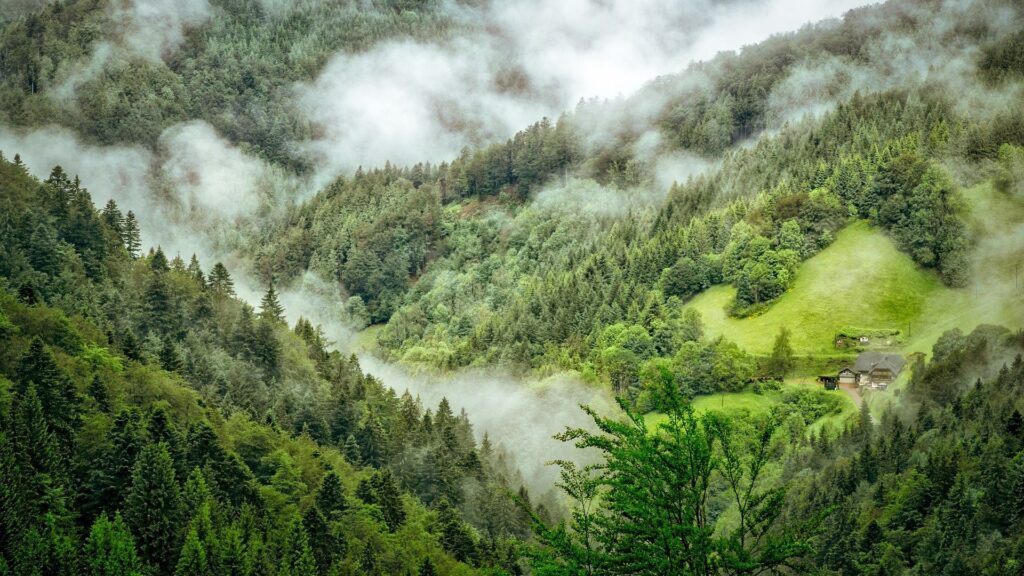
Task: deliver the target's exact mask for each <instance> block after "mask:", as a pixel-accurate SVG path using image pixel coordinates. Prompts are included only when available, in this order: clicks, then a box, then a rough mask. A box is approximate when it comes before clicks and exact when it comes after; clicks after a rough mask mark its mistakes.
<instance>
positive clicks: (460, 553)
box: [437, 498, 476, 562]
mask: <svg viewBox="0 0 1024 576" xmlns="http://www.w3.org/2000/svg"><path fill="white" fill-rule="evenodd" d="M437 522H438V524H439V525H440V527H441V534H440V538H439V541H440V543H441V546H442V547H443V548H444V549H445V550H446V551H447V552H448V553H449V554H451V555H452V556H454V557H455V559H456V560H458V561H460V562H469V561H470V560H471V559H472V558H473V557H474V556H475V554H476V549H475V544H474V543H473V537H472V536H471V535H470V533H469V530H468V529H467V528H466V526H465V525H464V524H463V522H462V519H460V518H459V515H458V512H456V510H455V508H454V507H452V505H451V504H450V503H449V502H448V500H447V499H446V498H441V500H440V501H439V503H438V507H437Z"/></svg>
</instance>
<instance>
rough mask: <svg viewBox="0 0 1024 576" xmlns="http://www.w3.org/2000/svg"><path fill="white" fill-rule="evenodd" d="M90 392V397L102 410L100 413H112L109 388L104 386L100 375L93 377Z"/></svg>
mask: <svg viewBox="0 0 1024 576" xmlns="http://www.w3.org/2000/svg"><path fill="white" fill-rule="evenodd" d="M88 392H89V396H90V397H91V398H92V399H93V400H94V401H95V402H96V407H97V408H99V409H100V412H103V413H104V414H107V413H109V412H110V396H109V394H107V387H106V386H104V385H103V381H102V380H100V376H99V374H96V375H94V376H93V377H92V382H90V383H89V390H88Z"/></svg>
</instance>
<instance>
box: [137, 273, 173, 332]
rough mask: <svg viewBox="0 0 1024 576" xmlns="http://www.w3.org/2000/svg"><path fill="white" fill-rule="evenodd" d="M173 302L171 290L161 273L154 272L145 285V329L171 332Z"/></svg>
mask: <svg viewBox="0 0 1024 576" xmlns="http://www.w3.org/2000/svg"><path fill="white" fill-rule="evenodd" d="M172 313H173V302H172V300H171V290H170V287H169V286H168V284H167V280H166V278H164V276H163V275H162V274H154V275H153V277H152V278H150V279H149V283H148V284H147V285H146V309H145V317H144V327H145V331H150V332H153V333H154V334H158V335H165V334H168V333H170V332H171V328H172V325H173V324H174V320H173V318H172Z"/></svg>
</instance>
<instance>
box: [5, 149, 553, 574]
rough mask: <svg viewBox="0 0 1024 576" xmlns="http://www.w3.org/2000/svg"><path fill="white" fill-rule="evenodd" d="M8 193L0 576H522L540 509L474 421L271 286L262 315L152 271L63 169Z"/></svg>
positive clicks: (8, 176) (228, 296)
mask: <svg viewBox="0 0 1024 576" xmlns="http://www.w3.org/2000/svg"><path fill="white" fill-rule="evenodd" d="M0 191H2V194H0V217H2V226H0V229H2V231H3V232H2V233H0V254H2V257H0V278H2V280H0V288H2V294H0V338H2V339H3V350H4V351H3V354H2V356H0V374H2V377H0V389H2V402H0V416H2V422H3V426H2V430H0V462H2V464H0V466H2V467H0V475H2V482H0V486H2V498H0V523H2V528H3V529H2V531H0V533H2V534H3V536H2V539H0V553H2V555H0V569H2V571H3V573H12V574H76V573H88V574H142V573H160V574H171V573H175V574H227V573H231V574H312V573H323V574H328V573H332V574H333V573H341V574H345V573H352V572H353V571H355V572H356V573H365V574H401V573H405V572H407V571H408V572H415V571H417V570H423V572H421V573H433V572H430V570H434V569H437V570H440V571H441V572H442V573H452V574H455V573H473V571H474V570H473V568H471V566H478V567H486V566H505V567H508V568H510V569H513V570H514V569H515V567H516V566H517V565H518V560H517V558H518V554H517V553H516V552H515V546H513V545H511V544H509V542H511V541H513V540H514V539H516V538H519V537H522V536H523V535H525V534H527V533H528V532H529V518H528V516H526V512H525V510H531V508H530V506H529V504H528V502H529V501H530V500H529V494H528V492H527V491H526V489H525V488H524V487H523V486H522V484H521V481H519V480H517V472H516V470H515V468H514V464H513V463H511V462H510V461H508V459H507V456H506V454H505V453H504V452H503V450H502V448H501V440H500V439H495V440H494V441H493V442H492V441H491V440H489V439H487V438H486V437H485V438H484V440H483V442H478V441H477V439H476V437H475V436H474V434H473V432H472V425H471V423H470V421H469V419H468V417H467V415H466V414H465V413H462V414H454V413H453V412H452V409H451V407H450V406H449V404H448V402H447V401H442V402H441V404H440V405H439V406H436V407H433V406H426V407H425V406H423V405H422V403H421V402H420V401H419V400H418V399H417V398H413V397H412V396H410V395H409V394H408V393H406V394H404V395H401V396H400V395H398V394H396V393H395V391H394V390H391V389H388V388H385V387H384V386H383V385H382V384H381V382H380V381H378V380H376V379H375V378H373V377H372V376H370V375H367V374H364V373H363V372H362V370H361V369H360V367H359V363H358V361H357V360H356V359H355V357H348V356H345V355H342V354H341V353H339V352H338V351H336V350H329V349H328V348H327V346H328V345H329V343H328V342H327V341H326V340H325V338H324V336H323V333H322V332H321V331H320V329H319V327H317V326H314V325H312V324H311V323H310V322H309V321H307V320H299V321H298V322H297V323H296V324H295V325H294V327H292V328H289V326H288V325H286V324H285V322H284V320H283V315H282V314H283V310H282V308H281V305H280V303H279V301H278V299H277V296H276V292H275V291H274V289H273V287H271V288H269V289H268V290H267V293H266V295H265V297H264V298H263V301H262V303H261V305H260V308H259V310H258V311H255V310H253V308H252V307H251V306H249V305H248V304H246V303H244V302H242V301H240V300H239V299H238V298H237V297H235V295H234V292H233V282H232V279H231V275H230V273H229V272H228V271H227V269H226V268H225V267H224V266H223V265H222V264H220V263H217V264H214V265H213V266H211V267H210V268H209V271H208V273H207V272H204V271H203V270H202V268H201V266H200V263H199V262H198V261H197V260H196V259H195V258H194V257H193V258H192V260H191V262H190V263H189V264H186V263H185V262H183V261H182V260H180V259H177V258H175V259H173V260H170V261H168V259H167V258H166V256H165V255H164V254H163V252H162V251H161V250H160V248H159V247H157V248H156V249H155V250H150V251H149V252H148V254H143V253H141V252H140V246H139V242H138V234H139V230H138V228H137V225H136V224H135V221H136V220H135V215H134V214H133V213H132V212H128V213H127V214H126V215H123V214H121V212H120V210H119V209H118V207H117V206H116V204H114V203H112V202H111V203H108V204H107V205H106V206H105V207H104V208H103V210H101V211H100V210H97V209H96V208H95V207H94V206H93V204H92V200H91V197H90V194H89V192H88V191H87V190H85V189H84V188H81V187H80V186H79V184H78V182H77V181H76V180H75V179H72V178H69V177H68V176H67V175H66V174H64V173H63V171H61V169H60V168H55V169H54V170H53V173H52V174H51V175H50V177H49V178H48V179H47V180H46V181H45V182H40V181H38V180H36V179H34V178H33V177H31V176H30V175H28V174H27V172H26V170H25V168H24V166H23V165H22V164H21V163H20V160H19V159H17V158H15V160H14V161H10V160H7V159H0ZM508 494H518V496H519V498H520V501H521V502H523V503H524V505H525V506H526V507H525V509H524V508H521V507H519V506H516V505H514V503H513V501H512V500H511V498H510V497H509V496H508ZM555 506H557V504H555ZM537 513H539V514H541V515H542V516H544V517H547V515H548V512H546V511H545V507H544V506H543V505H541V506H539V507H538V508H537ZM466 520H469V521H471V522H473V524H472V526H474V528H470V524H466Z"/></svg>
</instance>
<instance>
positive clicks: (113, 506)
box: [86, 411, 145, 517]
mask: <svg viewBox="0 0 1024 576" xmlns="http://www.w3.org/2000/svg"><path fill="white" fill-rule="evenodd" d="M107 436H108V439H109V442H110V449H109V450H108V451H107V452H106V453H105V454H104V455H103V457H102V458H101V459H100V461H99V462H97V463H96V466H94V467H93V469H92V473H91V475H90V477H89V490H88V492H87V493H88V499H87V503H86V511H87V513H88V515H89V516H90V517H91V516H95V515H96V514H98V513H99V512H101V511H104V510H105V511H108V512H113V511H115V510H117V509H119V508H120V507H121V504H122V502H123V501H124V498H125V495H126V494H127V493H128V490H129V488H130V487H131V482H132V473H133V471H134V469H135V461H136V460H137V459H138V457H139V453H140V452H141V451H142V448H143V446H144V445H145V441H144V439H143V434H142V426H141V424H140V422H139V415H138V413H136V412H129V411H124V412H121V413H120V414H118V415H117V417H116V418H115V419H114V426H113V428H112V429H111V430H110V432H108V433H107Z"/></svg>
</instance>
